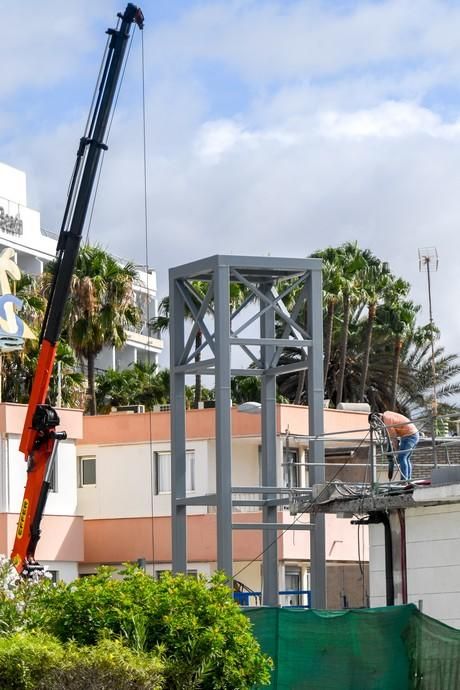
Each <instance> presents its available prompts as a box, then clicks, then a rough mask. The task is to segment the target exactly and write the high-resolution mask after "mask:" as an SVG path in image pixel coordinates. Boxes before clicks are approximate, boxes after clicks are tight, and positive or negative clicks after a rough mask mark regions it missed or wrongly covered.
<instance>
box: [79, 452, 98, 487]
mask: <svg viewBox="0 0 460 690" xmlns="http://www.w3.org/2000/svg"><path fill="white" fill-rule="evenodd" d="M78 484H79V486H95V484H96V458H95V457H94V456H91V457H89V456H86V457H81V458H80V463H79V481H78Z"/></svg>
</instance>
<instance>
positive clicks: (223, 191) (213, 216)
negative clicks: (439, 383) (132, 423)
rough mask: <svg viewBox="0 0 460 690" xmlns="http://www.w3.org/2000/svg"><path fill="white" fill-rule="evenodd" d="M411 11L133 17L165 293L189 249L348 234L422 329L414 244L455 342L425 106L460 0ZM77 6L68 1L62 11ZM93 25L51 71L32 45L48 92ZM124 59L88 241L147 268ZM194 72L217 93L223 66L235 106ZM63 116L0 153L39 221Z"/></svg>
mask: <svg viewBox="0 0 460 690" xmlns="http://www.w3.org/2000/svg"><path fill="white" fill-rule="evenodd" d="M88 1H89V0H88ZM108 4H109V5H110V6H111V5H112V2H111V0H110V2H109V3H108ZM102 5H103V6H102V8H101V9H100V8H99V7H98V9H97V11H98V13H100V14H101V13H102V12H104V23H103V24H101V26H100V27H99V29H100V28H101V27H102V28H105V26H106V25H109V24H110V19H111V17H112V16H113V13H112V9H113V8H112V7H110V8H109V11H107V7H105V8H104V3H102ZM195 5H196V4H195ZM28 6H29V8H30V3H29V5H28ZM72 8H73V9H72ZM417 8H418V9H417V11H414V4H413V2H408V1H407V0H398V1H397V2H396V1H389V2H379V3H360V2H357V4H356V9H355V10H354V11H353V12H351V13H350V14H348V15H347V14H345V16H342V17H340V16H337V14H334V12H333V11H332V10H331V9H330V7H329V5H328V3H324V4H323V5H320V4H319V3H316V2H304V3H287V4H286V5H285V4H283V3H282V2H280V3H273V2H263V3H256V2H238V3H234V2H226V3H221V2H213V3H206V4H201V5H200V6H199V7H198V6H194V7H192V9H190V10H187V11H186V12H185V13H183V14H182V15H181V16H180V17H179V19H176V20H174V22H173V21H170V22H169V23H163V24H162V25H159V26H152V24H150V25H149V19H148V8H145V13H146V15H147V24H146V30H145V31H146V33H145V41H146V49H147V57H148V60H147V77H148V81H147V97H148V101H147V112H148V132H147V134H148V138H147V141H148V163H149V166H148V204H149V232H150V236H149V245H150V250H149V255H150V257H149V258H150V262H151V264H152V265H153V266H155V267H156V268H157V270H158V278H159V283H160V286H161V288H162V291H163V292H164V291H165V290H167V267H169V266H174V265H179V264H182V263H184V262H186V261H189V260H193V259H196V258H198V257H200V256H206V255H208V254H214V253H217V252H222V253H235V254H236V253H238V254H244V253H248V254H260V255H266V254H267V253H268V252H270V253H271V255H272V256H276V255H281V256H289V255H292V256H305V255H306V254H308V253H310V252H312V251H314V250H315V249H318V248H320V247H324V246H325V245H327V244H334V245H336V244H339V243H341V242H344V241H346V240H351V239H357V240H358V241H359V243H360V244H361V245H362V246H363V247H369V248H371V249H372V250H373V251H374V252H376V253H377V254H378V255H379V256H381V257H382V258H384V259H387V260H388V261H389V262H390V265H391V266H392V268H393V270H394V271H395V272H397V273H399V274H401V275H403V276H404V277H405V278H406V279H408V280H410V281H411V282H412V284H413V286H414V295H415V299H417V300H418V301H419V302H420V303H422V304H423V305H424V312H423V314H422V318H425V319H428V316H427V306H426V284H425V276H422V275H420V274H419V273H418V263H417V248H418V247H422V246H431V245H436V246H437V248H438V252H439V256H440V265H439V272H438V273H437V274H435V275H434V276H433V309H434V317H435V320H436V321H437V322H439V323H440V325H441V329H442V333H443V342H444V343H445V344H446V345H447V346H448V348H449V349H451V350H457V349H459V348H458V343H459V342H460V340H459V338H460V323H458V324H457V322H456V320H455V319H453V318H452V314H453V313H456V310H457V302H458V297H457V295H456V292H455V287H453V286H455V284H456V277H457V273H458V268H457V256H456V247H457V245H458V240H457V237H458V226H459V223H460V196H459V194H458V189H459V188H460V145H459V141H458V138H459V121H458V120H457V117H454V118H451V119H448V118H447V117H446V116H445V115H444V114H443V113H442V107H438V106H440V105H441V106H442V105H443V104H442V103H441V104H439V103H434V104H433V105H431V106H429V105H427V104H426V102H424V100H423V98H424V96H425V95H426V93H427V90H429V89H430V88H431V87H432V86H433V85H436V86H438V85H445V84H448V85H450V86H455V87H456V84H457V78H458V77H459V76H460V60H459V57H458V55H460V52H459V51H458V47H459V46H458V43H459V40H460V30H459V29H460V7H459V6H457V5H456V4H449V3H446V2H443V1H442V0H420V1H419V2H417ZM116 9H119V8H118V7H116ZM66 11H67V10H66ZM75 13H77V14H80V11H79V10H78V7H77V5H76V4H72V5H71V12H70V14H69V17H71V18H72V17H74V16H75ZM107 19H108V22H107ZM75 21H77V20H75ZM85 21H87V20H85ZM81 22H82V20H81V18H80V19H79V20H78V22H77V27H78V26H81ZM96 23H97V24H99V23H100V22H99V20H98V22H96ZM95 28H97V27H94V26H93V24H92V23H91V25H90V30H89V33H88V34H87V35H88V36H89V38H88V40H89V43H88V44H86V43H85V41H84V43H85V45H83V46H81V47H78V46H72V45H67V44H66V45H64V43H65V41H63V42H62V44H60V48H59V52H57V53H56V54H55V55H54V58H53V59H54V62H55V63H59V64H51V57H50V54H49V53H47V51H46V49H44V55H43V56H42V57H40V60H41V62H40V65H41V69H42V70H43V74H42V76H41V79H42V80H43V83H44V84H45V83H46V84H48V85H49V84H53V83H54V84H59V83H60V80H65V82H66V83H68V84H69V83H71V82H72V79H73V78H74V76H75V77H77V76H78V77H80V76H81V72H80V71H78V72H76V74H75V75H74V74H73V72H72V69H75V70H80V69H82V68H81V65H83V66H84V67H83V68H84V69H85V70H86V55H87V52H86V51H87V50H91V41H92V40H93V38H92V37H93V32H94V30H95ZM66 31H68V27H67V28H66V27H64V28H63V29H62V32H63V33H62V35H63V36H64V35H68V34H66ZM102 33H103V32H101V31H99V33H98V35H97V40H98V42H99V43H98V46H97V49H96V50H95V53H97V54H98V53H99V52H100V51H99V47H100V42H101V36H102ZM27 35H28V36H29V38H30V41H31V44H30V54H29V55H25V56H24V55H23V56H22V58H21V60H19V57H18V58H17V61H16V62H15V61H14V60H13V61H12V62H11V63H10V65H11V75H10V76H9V77H8V79H9V82H8V83H10V84H13V86H14V84H16V86H14V88H18V89H20V90H21V91H25V89H26V85H28V84H30V83H31V82H32V80H33V70H32V65H33V59H32V58H33V55H34V53H35V51H36V46H37V42H38V39H37V38H36V37H35V36H34V35H33V31H32V29H31V28H29V29H28V33H27ZM56 45H57V44H56ZM13 47H16V48H18V47H20V48H21V51H22V52H24V44H23V42H22V38H20V37H18V36H16V38H14V37H12V38H11V40H10V50H12V49H13ZM2 50H4V49H3V48H2V47H0V56H1V51H2ZM136 60H138V54H137V53H134V55H133V56H132V60H131V62H130V66H129V69H128V73H127V75H126V80H125V81H127V82H128V86H127V89H124V90H123V91H122V95H121V100H120V106H119V110H118V114H117V117H116V119H115V121H114V127H113V130H112V134H111V137H110V142H109V144H110V149H109V151H108V152H107V154H106V157H105V164H104V171H103V177H102V181H101V187H100V190H99V196H98V200H97V207H96V212H95V215H94V219H93V225H92V233H91V237H92V240H93V241H99V242H101V243H102V244H103V245H104V246H106V247H108V248H110V250H111V251H113V252H115V253H116V254H118V255H121V256H123V255H124V256H126V257H129V258H132V259H134V261H136V262H139V263H143V262H144V260H145V253H144V245H145V238H144V218H143V174H142V122H141V118H140V105H141V104H140V97H139V94H138V92H137V91H136V89H137V90H138V88H139V83H138V81H136V80H138V79H139V77H138V74H137V73H136V67H135V61H136ZM203 62H204V63H205V64H206V68H207V70H208V71H209V70H211V72H212V75H211V76H212V79H211V83H212V84H216V88H219V89H220V90H222V91H223V92H225V87H226V84H225V75H226V74H227V72H230V73H231V74H232V75H234V74H235V73H236V74H237V75H238V76H239V78H241V80H242V81H244V82H245V84H246V87H245V88H246V89H247V91H246V93H245V95H244V97H241V98H240V99H238V98H237V100H238V104H237V105H235V107H234V109H233V111H232V112H230V111H231V108H228V107H227V109H226V111H225V112H219V109H218V107H216V106H215V104H214V101H213V98H212V96H213V94H212V93H211V94H210V93H209V91H208V89H209V88H210V87H209V83H208V82H207V81H206V75H205V76H203V74H202V73H201V72H200V70H199V67H200V65H201V66H202V63H203ZM397 64H399V67H398V69H396V67H395V65H397ZM69 65H73V67H72V68H69ZM222 66H224V68H225V69H224V73H223V74H224V77H223V80H222V83H221V82H220V81H219V77H220V71H219V70H220V68H221V67H222ZM92 68H93V69H96V67H94V65H93V66H92ZM205 72H206V70H205ZM14 75H16V77H14ZM208 76H209V75H208ZM94 77H95V74H94V75H93V74H90V75H89V82H90V84H91V85H92V83H93V81H94ZM85 79H86V76H85ZM15 80H16V81H15ZM8 88H11V87H8ZM53 88H56V89H58V88H59V87H58V86H56V87H53ZM86 91H87V92H89V91H90V89H86ZM9 93H11V91H9ZM238 95H239V94H237V97H238ZM85 102H86V101H85ZM10 105H11V108H14V104H10ZM88 105H89V103H88ZM451 105H453V107H455V102H453V103H452V104H451ZM64 110H65V109H63V111H64ZM12 112H14V110H12ZM65 112H66V116H65V118H64V114H62V115H61V113H60V112H59V113H57V114H56V116H55V119H54V121H53V122H52V123H47V126H46V128H45V127H44V126H43V125H42V123H37V126H36V127H35V128H33V129H32V128H28V129H23V130H21V131H17V132H16V133H15V135H14V136H13V137H11V138H10V141H9V143H8V147H5V146H4V147H3V148H0V159H3V160H5V158H6V162H9V163H11V164H13V165H18V166H19V167H23V168H24V169H26V170H27V173H28V175H29V188H30V190H31V199H32V202H33V204H34V205H36V206H39V207H40V209H41V211H42V218H43V224H44V225H45V226H46V227H48V228H50V229H51V228H52V229H56V228H57V227H58V226H59V223H60V218H61V214H62V209H63V207H64V203H65V193H66V186H67V180H68V178H69V175H70V171H71V168H72V165H73V161H74V157H75V151H76V145H77V142H78V138H79V136H80V135H81V133H82V119H83V115H84V113H83V111H82V110H81V108H80V106H79V107H77V108H75V109H74V110H73V112H71V113H70V114H69V113H68V112H67V111H65ZM61 118H62V119H61ZM56 123H57V124H56Z"/></svg>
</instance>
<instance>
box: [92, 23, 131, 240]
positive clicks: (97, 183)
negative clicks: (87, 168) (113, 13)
mask: <svg viewBox="0 0 460 690" xmlns="http://www.w3.org/2000/svg"><path fill="white" fill-rule="evenodd" d="M135 33H136V31H135V30H134V31H133V32H132V34H131V40H130V42H129V46H128V50H127V52H126V57H125V61H124V65H123V69H122V72H121V77H120V83H119V84H118V89H117V93H116V96H115V99H114V104H113V108H112V113H111V115H110V122H109V124H108V127H107V136H106V138H105V143H106V144H108V143H109V138H110V130H111V129H112V123H113V118H114V116H115V110H116V108H117V105H118V99H119V97H120V91H121V87H122V85H123V81H124V78H125V72H126V65H127V64H128V59H129V55H130V53H131V47H132V45H133V40H134V34H135ZM141 36H142V46H143V45H144V32H143V31H141ZM142 50H143V47H142ZM143 60H144V57H143V54H142V66H143ZM104 154H105V151H104V150H102V151H101V156H100V158H99V163H98V168H99V169H98V174H97V181H96V185H95V188H94V194H93V199H92V203H91V211H90V214H89V220H88V227H87V230H86V238H85V244H88V240H89V233H90V229H91V223H92V220H93V213H94V206H95V203H96V197H97V193H98V190H99V183H100V181H101V173H102V166H103V165H104V160H105V158H104Z"/></svg>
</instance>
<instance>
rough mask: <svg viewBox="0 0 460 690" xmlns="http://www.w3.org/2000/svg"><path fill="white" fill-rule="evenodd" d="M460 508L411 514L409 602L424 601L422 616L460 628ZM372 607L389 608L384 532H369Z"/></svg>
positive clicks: (408, 524)
mask: <svg viewBox="0 0 460 690" xmlns="http://www.w3.org/2000/svg"><path fill="white" fill-rule="evenodd" d="M459 524H460V505H458V504H454V505H444V506H431V507H420V508H410V509H408V510H406V555H407V590H408V592H407V593H408V602H409V603H415V604H418V603H419V601H421V602H422V606H423V612H424V613H426V614H428V615H429V616H433V618H437V619H438V620H441V621H442V622H443V623H447V624H448V625H451V626H453V627H456V628H460V585H459V583H460V533H459ZM370 594H371V605H372V606H385V555H384V532H383V527H382V526H381V525H373V526H371V527H370Z"/></svg>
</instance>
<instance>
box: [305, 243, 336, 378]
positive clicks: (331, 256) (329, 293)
mask: <svg viewBox="0 0 460 690" xmlns="http://www.w3.org/2000/svg"><path fill="white" fill-rule="evenodd" d="M338 252H339V250H338V249H335V248H334V247H326V249H322V250H320V251H317V252H314V254H312V255H311V256H312V258H316V259H321V260H322V262H323V305H324V306H325V307H326V316H325V320H324V381H326V380H327V375H328V372H329V363H330V360H331V349H332V334H333V326H334V315H335V308H336V306H337V304H338V302H339V301H340V289H341V273H340V270H339V262H338Z"/></svg>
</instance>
